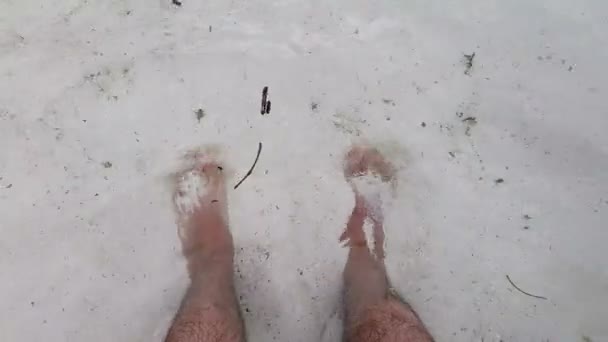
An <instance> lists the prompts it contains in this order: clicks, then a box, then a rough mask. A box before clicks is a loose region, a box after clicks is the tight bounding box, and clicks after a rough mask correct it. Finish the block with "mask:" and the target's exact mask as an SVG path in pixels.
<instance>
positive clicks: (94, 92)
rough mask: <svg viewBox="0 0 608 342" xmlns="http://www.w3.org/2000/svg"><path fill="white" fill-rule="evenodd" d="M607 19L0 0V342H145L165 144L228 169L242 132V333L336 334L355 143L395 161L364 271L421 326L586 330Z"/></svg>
mask: <svg viewBox="0 0 608 342" xmlns="http://www.w3.org/2000/svg"><path fill="white" fill-rule="evenodd" d="M607 10H608V5H606V4H605V2H603V1H599V0H598V1H592V0H586V1H582V0H581V1H567V0H559V1H558V0H554V1H540V0H534V1H531V0H510V1H487V0H468V1H465V0H462V1H439V0H437V1H434V0H432V1H429V0H426V1H380V2H373V4H372V2H368V1H360V0H354V1H353V0H348V1H346V0H340V1H325V2H322V1H290V0H285V1H259V0H257V1H242V0H241V1H193V0H183V4H182V6H181V7H179V6H176V5H172V4H171V3H170V2H169V1H164V0H163V1H160V0H154V1H143V0H112V1H86V0H47V1H32V0H21V1H18V0H3V1H1V2H0V233H1V234H2V239H0V272H1V274H2V282H1V283H0V302H1V303H2V306H1V309H0V340H2V341H42V340H45V341H160V340H161V339H162V337H163V335H164V333H165V331H166V329H167V326H168V324H169V322H170V320H171V318H172V315H173V314H174V312H175V311H176V309H177V307H178V305H179V301H180V298H181V296H182V294H183V292H184V289H185V287H186V285H187V275H186V271H185V263H184V261H183V258H182V257H181V255H180V248H179V241H178V237H177V234H176V227H175V222H174V214H173V212H172V207H171V202H170V198H171V191H172V188H171V182H170V178H171V174H172V173H173V172H175V170H177V168H178V167H179V160H180V156H181V155H183V153H185V152H186V151H189V150H191V149H196V148H199V147H201V146H207V145H210V144H213V145H216V146H217V149H219V150H220V151H221V156H222V158H223V160H224V161H225V165H226V169H227V171H228V175H229V182H230V184H233V183H236V182H237V181H238V179H240V178H241V177H242V176H243V175H244V173H245V172H246V171H247V169H248V168H249V167H250V165H251V163H252V162H253V159H254V157H255V153H256V150H257V145H258V142H263V151H262V153H261V156H260V160H259V162H258V164H257V166H256V169H255V170H254V173H253V175H252V176H251V177H249V178H248V179H247V180H246V181H245V182H244V183H243V184H242V185H241V187H239V188H238V189H237V190H233V191H230V194H229V195H230V203H231V206H230V219H231V226H232V229H233V233H234V236H235V240H236V244H237V249H238V254H237V258H236V259H237V265H236V267H237V282H238V292H239V296H240V299H241V303H242V307H243V310H244V316H245V320H246V323H247V327H248V333H249V336H250V340H251V341H273V340H276V341H294V342H297V341H303V342H304V341H306V342H307V341H338V340H339V336H340V334H341V332H340V324H341V317H340V316H341V313H340V299H339V298H340V282H341V280H340V273H341V270H342V267H343V264H344V261H345V256H346V250H345V249H343V248H341V247H340V246H339V244H338V241H337V239H338V236H339V235H340V232H341V230H342V228H343V227H344V225H345V222H346V219H347V216H348V214H349V212H350V208H351V206H352V204H353V201H354V199H353V195H352V193H351V191H350V189H349V188H348V186H347V184H346V183H345V181H344V179H343V176H342V172H341V161H342V157H343V155H344V153H345V151H346V150H347V148H348V147H349V146H350V145H351V144H352V143H353V142H361V141H366V142H368V143H370V144H374V145H376V146H379V148H380V149H381V150H382V151H383V152H384V153H385V154H386V155H387V157H388V158H390V159H391V160H393V162H394V163H395V165H396V166H397V168H398V170H399V186H398V191H397V194H396V198H395V199H394V201H393V204H392V206H390V208H387V210H388V211H387V217H386V221H387V232H386V234H387V238H388V241H387V253H388V257H387V266H388V269H389V272H390V275H391V279H392V282H393V285H394V287H395V288H396V289H398V290H399V291H400V292H401V293H402V294H403V296H404V297H405V298H406V299H407V300H408V301H409V302H410V303H411V304H412V305H413V307H415V308H416V309H417V311H418V312H419V314H420V315H421V317H422V318H423V320H424V321H425V322H426V323H427V325H428V327H429V329H430V330H431V332H432V333H433V334H434V335H435V336H436V338H437V340H438V341H606V340H608V327H607V326H606V316H607V314H608V267H607V260H608V255H607V252H606V248H605V244H606V241H608V231H607V229H606V228H607V226H606V222H607V221H608V135H607V134H606V130H607V128H608V116H607V110H608V105H607V104H606V98H605V97H604V96H605V94H606V82H607V81H608V69H606V60H607V58H608V38H607V36H606V32H608V20H607V19H606V16H605V13H606V11H607ZM472 53H475V57H474V58H472V59H473V60H472V67H471V68H468V66H467V61H466V58H465V57H464V55H465V54H467V55H471V54H472ZM263 86H269V88H270V100H271V101H272V110H271V113H270V114H269V115H265V116H262V115H260V114H259V106H260V97H261V90H262V87H263ZM198 109H202V110H203V111H204V116H203V117H202V118H200V120H198V119H197V115H196V111H198ZM467 118H469V119H468V120H466V119H467ZM506 275H509V277H510V279H511V280H512V281H513V282H514V283H515V284H516V285H518V286H519V287H521V288H522V289H523V290H525V291H528V292H530V293H532V294H536V295H540V296H544V297H546V298H547V299H546V300H543V299H538V298H533V297H529V296H526V295H524V294H522V293H520V292H518V291H517V290H516V289H515V288H514V287H513V286H512V285H511V284H510V283H509V282H508V281H507V279H506Z"/></svg>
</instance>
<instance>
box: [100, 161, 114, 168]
mask: <svg viewBox="0 0 608 342" xmlns="http://www.w3.org/2000/svg"><path fill="white" fill-rule="evenodd" d="M101 165H103V167H105V168H106V169H109V168H111V167H112V163H111V162H109V161H105V162H103V163H101Z"/></svg>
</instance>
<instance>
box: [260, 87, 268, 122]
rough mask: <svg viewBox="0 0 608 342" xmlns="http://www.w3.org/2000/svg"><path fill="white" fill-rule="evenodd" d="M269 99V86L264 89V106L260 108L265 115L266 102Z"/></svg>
mask: <svg viewBox="0 0 608 342" xmlns="http://www.w3.org/2000/svg"><path fill="white" fill-rule="evenodd" d="M267 100H268V87H264V88H263V89H262V106H261V108H260V114H262V115H264V114H266V104H267V102H268V101H267Z"/></svg>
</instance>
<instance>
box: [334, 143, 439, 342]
mask: <svg viewBox="0 0 608 342" xmlns="http://www.w3.org/2000/svg"><path fill="white" fill-rule="evenodd" d="M368 172H371V173H375V174H377V176H379V177H380V179H381V180H382V181H383V182H392V181H393V180H394V177H393V173H394V172H393V169H392V166H391V165H390V164H389V163H387V162H386V161H385V160H384V158H383V157H382V155H381V154H380V153H379V152H378V151H377V150H376V149H373V148H369V147H353V148H352V150H351V151H350V152H349V153H348V154H347V156H346V163H345V168H344V173H345V176H346V178H347V180H349V182H350V183H351V185H352V187H353V191H354V192H355V207H354V208H353V212H352V214H351V217H350V219H349V221H348V224H347V227H346V230H345V231H344V233H343V234H342V236H341V237H340V240H341V241H348V243H347V245H348V247H349V252H348V260H347V262H346V266H345V268H344V311H345V322H344V341H347V342H380V341H382V342H385V341H386V342H388V341H394V342H397V341H399V342H408V341H409V342H422V341H432V340H433V339H432V337H431V335H430V334H429V333H428V332H427V330H426V328H425V327H424V324H423V323H422V321H421V320H420V319H419V318H418V316H417V315H416V313H415V312H414V311H413V310H412V308H411V307H410V306H409V305H407V304H406V303H404V302H403V301H401V300H400V299H399V298H398V297H397V296H396V295H394V294H392V293H391V291H390V286H389V280H388V277H387V274H386V269H385V266H384V247H383V245H384V228H383V226H382V225H383V218H382V212H381V209H380V208H379V206H378V205H374V204H372V203H368V199H366V198H365V197H364V196H363V195H361V194H360V193H359V192H358V191H357V189H356V187H355V186H354V184H353V183H352V182H351V180H352V179H353V177H357V176H360V175H363V174H365V173H368ZM366 219H369V220H370V221H371V222H372V225H373V237H374V246H373V249H372V250H370V247H369V246H368V242H367V240H366V238H365V233H364V231H363V225H364V221H365V220H366Z"/></svg>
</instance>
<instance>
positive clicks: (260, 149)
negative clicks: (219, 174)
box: [234, 142, 262, 189]
mask: <svg viewBox="0 0 608 342" xmlns="http://www.w3.org/2000/svg"><path fill="white" fill-rule="evenodd" d="M260 153H262V143H261V142H260V143H259V145H258V154H257V155H256V156H255V161H254V162H253V165H251V168H250V169H249V171H247V174H246V175H245V177H243V179H241V180H240V181H239V182H238V183H236V185H235V186H234V188H235V189H236V188H238V187H239V186H240V185H241V183H243V182H244V181H245V179H247V177H249V176H250V175H251V174H252V173H253V169H254V168H255V165H256V164H257V163H258V159H260Z"/></svg>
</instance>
